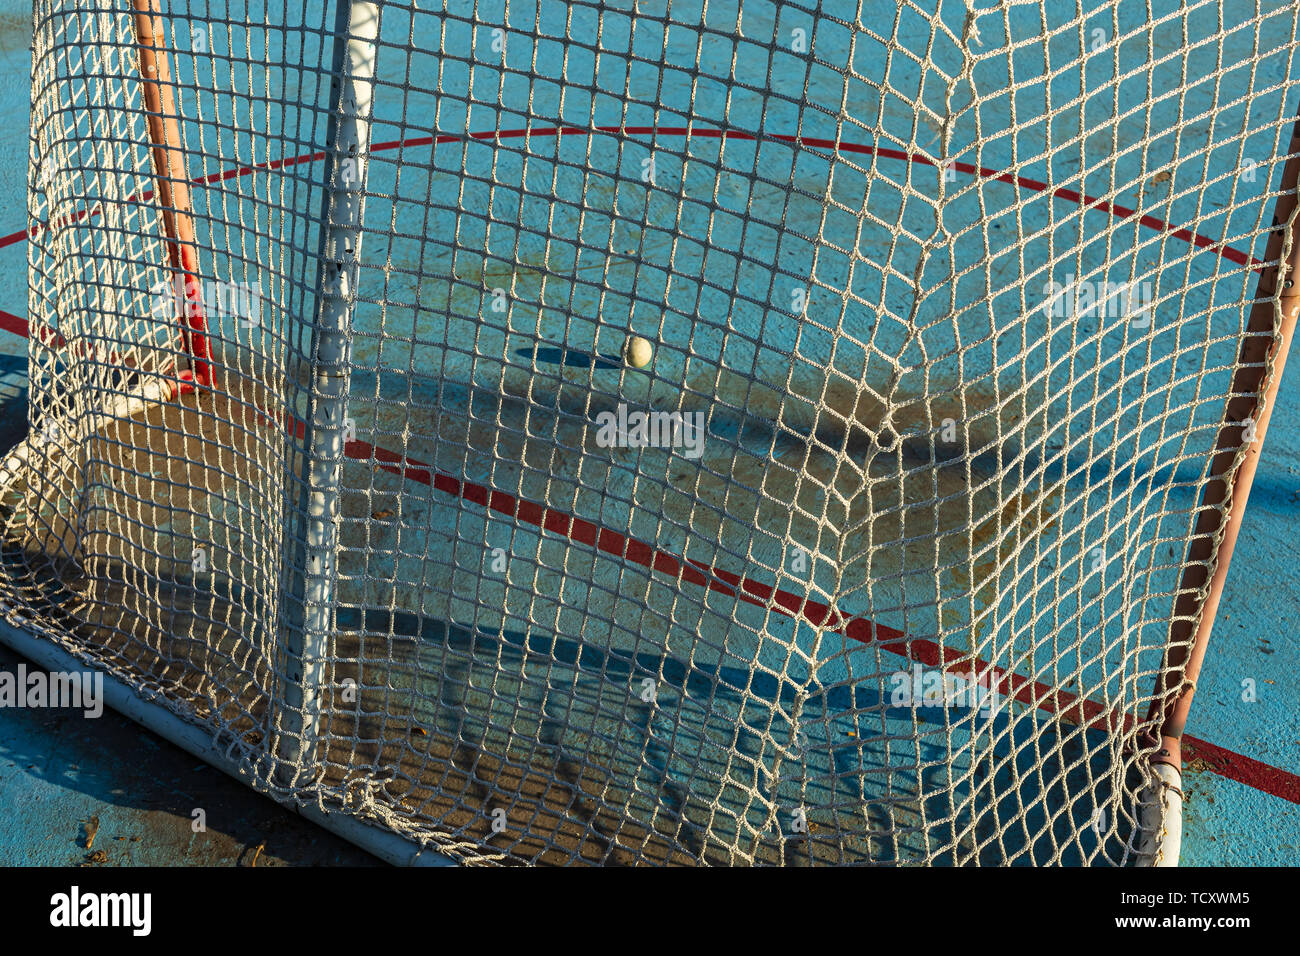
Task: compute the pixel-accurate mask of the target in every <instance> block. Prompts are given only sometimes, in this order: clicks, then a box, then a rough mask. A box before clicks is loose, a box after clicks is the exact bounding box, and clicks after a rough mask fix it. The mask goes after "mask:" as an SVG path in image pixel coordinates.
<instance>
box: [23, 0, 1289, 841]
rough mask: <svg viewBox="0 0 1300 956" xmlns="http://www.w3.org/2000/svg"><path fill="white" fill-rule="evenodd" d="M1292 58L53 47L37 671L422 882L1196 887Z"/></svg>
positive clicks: (54, 19)
mask: <svg viewBox="0 0 1300 956" xmlns="http://www.w3.org/2000/svg"><path fill="white" fill-rule="evenodd" d="M1297 16H1298V14H1297V8H1296V7H1295V6H1294V4H1291V3H1287V2H1283V0H1277V2H1273V0H1261V2H1258V3H1255V4H1226V3H1225V4H1222V5H1221V4H1220V3H1218V2H1182V0H1133V2H1130V0H1096V2H1093V0H1084V2H1082V3H1080V4H1077V5H1076V4H1056V3H1048V4H1042V3H1039V2H1016V0H1003V2H997V3H995V2H991V0H966V2H952V0H936V2H935V3H934V4H932V5H931V4H913V3H903V4H892V3H891V4H884V3H881V4H876V3H866V2H860V3H859V4H858V5H857V6H856V7H855V6H854V4H852V3H849V4H839V5H838V6H833V9H831V8H827V7H825V6H823V5H821V4H813V3H807V4H805V3H794V2H792V3H772V2H764V0H743V2H742V0H731V2H726V0H723V2H713V0H710V2H708V3H704V2H703V0H635V2H633V0H617V2H605V3H596V2H594V0H592V2H588V0H575V2H568V3H559V2H551V0H539V2H536V3H509V4H507V3H505V2H504V0H501V2H493V0H476V2H474V3H468V2H466V3H457V2H451V0H448V2H446V3H442V2H439V0H419V2H418V3H417V2H398V0H384V2H376V3H367V2H361V0H351V2H349V0H337V3H336V2H334V0H330V2H320V0H309V2H305V3H303V4H296V3H294V4H280V3H267V2H263V0H248V2H247V3H240V4H227V3H222V2H217V0H191V2H187V3H172V2H168V0H37V2H36V4H35V41H34V49H33V55H32V115H31V124H32V154H31V155H32V165H31V176H30V190H29V204H30V210H29V212H30V219H31V222H32V227H31V230H30V236H29V250H30V263H29V264H30V270H29V277H30V278H29V288H30V294H29V316H30V329H31V333H30V338H29V341H30V416H31V419H30V435H29V438H28V439H27V440H26V441H25V442H24V443H23V444H22V445H21V446H20V447H19V448H17V449H15V450H14V451H13V452H12V453H11V454H10V455H9V457H8V458H7V459H6V460H5V462H4V466H3V471H2V472H0V481H2V482H3V484H2V486H0V494H2V497H0V505H2V509H0V531H2V534H0V611H2V612H3V617H4V619H5V621H6V622H7V625H6V627H5V628H4V629H3V630H4V635H5V637H6V639H7V640H8V641H10V642H11V643H14V644H15V646H20V647H21V648H23V649H24V650H25V652H27V653H30V654H32V655H34V656H36V657H37V659H38V660H41V661H43V662H47V666H48V662H57V661H68V662H75V663H76V666H83V667H92V668H95V669H98V670H101V671H103V672H104V673H105V674H106V675H108V677H109V678H110V679H111V680H112V681H113V686H114V687H119V688H121V689H122V690H123V692H124V695H125V696H124V697H122V699H129V700H134V701H137V702H138V706H136V705H134V704H133V705H132V708H131V712H132V713H133V714H135V715H136V716H138V717H140V718H141V719H143V720H145V721H146V722H150V723H151V725H152V726H157V727H158V728H160V729H161V730H163V731H164V732H165V733H168V734H169V735H170V736H172V737H173V738H174V739H179V740H182V742H184V743H186V745H187V746H190V747H191V748H192V749H195V750H196V751H197V752H201V753H203V754H204V755H205V756H206V757H207V759H209V760H211V761H212V762H214V763H215V764H218V765H220V766H222V767H224V768H226V769H227V770H229V771H230V772H232V773H236V774H238V775H240V776H241V777H243V778H244V779H246V780H247V781H248V782H249V783H250V784H252V785H253V786H255V787H257V788H258V789H260V790H263V791H265V792H267V793H269V794H270V795H272V796H273V797H275V798H276V799H278V800H280V801H282V802H284V803H287V804H292V805H295V806H297V807H299V808H301V809H304V810H305V811H311V812H314V813H316V814H317V815H318V816H321V817H322V818H323V819H326V820H327V821H330V822H332V824H333V825H337V826H340V827H344V826H348V827H351V829H350V830H348V833H349V835H352V836H354V838H360V839H363V841H368V842H367V845H370V846H381V847H382V849H381V852H384V853H385V854H386V855H388V856H389V857H390V858H401V855H402V851H400V850H393V849H392V847H394V846H397V847H409V848H410V850H411V852H412V853H413V854H414V853H415V851H416V849H419V850H420V851H421V852H420V854H419V858H420V859H426V858H428V857H429V856H430V855H431V854H434V855H436V856H437V857H439V858H452V859H455V860H459V861H462V862H505V863H511V862H545V863H566V862H578V861H585V862H593V863H642V862H644V863H722V864H751V863H757V864H769V863H778V864H787V865H794V864H808V863H847V862H860V863H882V864H892V865H904V864H911V863H930V864H967V863H1010V862H1016V863H1025V862H1031V863H1039V864H1045V863H1065V864H1089V863H1113V864H1132V863H1153V862H1154V863H1160V862H1163V863H1168V862H1171V861H1173V860H1176V857H1177V835H1176V824H1177V811H1178V806H1179V800H1180V794H1179V793H1178V790H1177V787H1176V781H1177V774H1176V766H1177V762H1178V761H1177V740H1178V737H1179V735H1180V734H1181V730H1182V724H1183V721H1184V720H1185V717H1186V705H1187V703H1188V701H1189V700H1190V690H1191V688H1192V687H1193V686H1194V683H1195V672H1196V669H1197V668H1199V663H1200V659H1201V655H1202V653H1203V651H1204V646H1205V638H1206V636H1207V635H1208V628H1209V623H1210V620H1211V619H1212V616H1213V607H1214V602H1215V595H1216V587H1217V583H1218V582H1221V579H1222V573H1223V572H1224V570H1225V568H1226V557H1227V551H1228V550H1229V549H1230V546H1231V541H1232V538H1233V535H1234V533H1235V525H1234V524H1233V522H1234V521H1235V520H1238V519H1239V517H1240V505H1241V504H1242V503H1244V491H1243V489H1244V488H1246V487H1248V484H1249V472H1250V469H1251V468H1253V461H1254V456H1255V453H1256V452H1257V450H1258V442H1259V440H1260V439H1261V438H1262V434H1263V428H1264V426H1265V425H1266V423H1267V412H1268V407H1269V401H1268V399H1267V390H1268V388H1269V386H1270V384H1272V383H1273V382H1274V381H1275V379H1276V372H1277V370H1278V368H1279V367H1280V362H1281V360H1282V358H1283V356H1284V354H1285V351H1284V348H1283V343H1284V340H1285V333H1286V332H1287V329H1288V328H1289V327H1290V324H1291V323H1293V321H1294V308H1293V303H1294V300H1292V299H1290V298H1289V297H1288V295H1289V294H1287V293H1285V290H1284V288H1282V286H1283V285H1284V286H1286V287H1289V286H1290V280H1287V279H1286V278H1285V276H1286V275H1288V274H1289V272H1288V270H1287V268H1286V266H1285V265H1284V263H1285V262H1286V261H1287V257H1288V256H1289V255H1290V252H1291V239H1290V230H1291V226H1292V223H1293V219H1294V216H1293V211H1294V208H1295V202H1294V193H1295V175H1294V172H1295V169H1294V167H1295V163H1294V162H1291V161H1292V160H1295V159H1296V158H1297V154H1300V146H1298V145H1297V143H1295V142H1293V141H1292V138H1291V133H1292V124H1293V119H1294V113H1295V109H1296V107H1297V102H1296V97H1295V96H1294V95H1293V93H1294V91H1295V88H1296V85H1297V79H1300V64H1297V62H1296V54H1297V45H1296V40H1295V38H1296V36H1297V30H1296V18H1297ZM1288 165H1289V166H1290V167H1291V168H1290V171H1289V173H1287V174H1286V175H1284V173H1286V171H1287V167H1288ZM1279 275H1280V276H1281V278H1279ZM1243 476H1244V480H1241V479H1242V478H1243ZM324 814H328V816H323V815H324ZM358 823H359V824H362V826H356V825H355V824H358ZM357 834H361V837H357ZM367 834H368V836H367ZM1171 834H1172V835H1171ZM381 836H382V839H381ZM393 837H396V838H400V839H393ZM376 841H378V842H376ZM385 841H386V842H385Z"/></svg>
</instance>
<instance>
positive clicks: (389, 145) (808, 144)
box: [0, 126, 1263, 269]
mask: <svg viewBox="0 0 1300 956" xmlns="http://www.w3.org/2000/svg"><path fill="white" fill-rule="evenodd" d="M592 133H605V134H609V135H618V136H698V137H700V138H701V139H735V140H748V141H758V140H770V141H772V142H778V143H787V144H789V145H792V146H799V147H802V148H807V149H828V150H833V151H838V152H843V153H856V154H860V155H870V156H881V157H884V158H886V159H896V160H900V161H903V162H909V163H916V164H918V165H922V166H932V167H935V168H938V165H939V164H938V163H936V162H935V161H934V160H932V159H930V158H929V157H927V156H922V155H921V154H919V153H909V152H905V151H903V150H899V149H892V148H890V147H887V146H876V145H873V144H866V143H850V142H844V141H842V140H840V141H836V140H832V139H823V138H820V137H816V136H791V135H787V134H782V133H765V134H757V133H746V132H743V131H740V130H725V129H710V128H705V127H692V126H595V127H591V128H584V127H580V126H537V127H527V128H523V129H503V130H487V131H481V132H476V133H438V134H433V135H427V136H410V137H406V138H405V139H393V140H385V141H384V142H382V143H373V144H371V147H370V152H371V153H382V152H387V151H389V150H394V149H412V148H415V147H418V146H430V145H437V144H440V143H455V142H469V141H483V140H491V139H518V138H520V137H533V136H538V137H550V136H555V137H559V136H590V135H591V134H592ZM325 156H326V153H325V152H324V151H317V152H314V153H303V154H302V155H300V156H292V157H288V158H285V159H275V160H269V161H267V162H265V163H255V164H253V165H250V166H240V167H238V168H235V169H228V170H225V171H223V172H217V173H210V174H208V175H207V176H200V177H199V178H197V179H195V180H193V182H194V184H195V185H197V186H206V185H211V184H212V183H216V182H224V181H227V180H231V179H238V178H240V177H243V176H250V175H252V174H253V173H254V172H257V171H259V170H280V169H288V168H290V167H293V166H299V165H302V164H304V163H314V162H320V161H322V160H324V159H325ZM952 168H953V169H955V170H957V171H958V172H962V173H966V174H968V175H972V176H979V177H980V178H981V179H990V180H996V181H998V182H1004V183H1008V184H1010V185H1013V186H1016V187H1018V188H1020V189H1025V190H1029V191H1031V192H1040V193H1047V194H1048V195H1051V196H1053V197H1054V198H1057V199H1063V200H1066V201H1067V202H1072V203H1075V204H1077V205H1079V206H1081V207H1083V208H1084V209H1085V210H1087V209H1096V210H1098V211H1100V212H1105V213H1109V214H1110V215H1111V216H1112V217H1114V218H1115V219H1131V218H1132V217H1134V216H1136V215H1137V210H1135V209H1130V208H1129V207H1127V206H1120V205H1118V204H1116V203H1112V202H1110V201H1108V200H1105V199H1102V198H1101V197H1099V196H1090V195H1088V194H1087V193H1080V192H1078V191H1076V190H1073V189H1066V188H1065V187H1063V186H1057V187H1051V186H1050V185H1049V184H1047V183H1044V182H1041V181H1040V180H1037V179H1030V178H1029V177H1027V176H1016V175H1013V174H1012V173H1009V172H1006V171H1005V170H1000V169H990V168H988V167H984V166H974V165H972V164H970V163H963V162H953V163H952ZM151 196H152V191H149V192H145V193H142V194H141V195H140V197H139V201H147V200H148V199H149V198H151ZM125 201H126V202H133V201H136V197H134V196H129V197H127V199H126V200H125ZM96 213H97V210H91V211H90V213H89V215H91V216H93V215H95V214H96ZM86 215H87V213H86V212H85V211H82V212H81V213H78V214H76V216H75V218H76V219H81V218H85V216H86ZM1137 221H1138V223H1139V225H1142V226H1144V227H1146V228H1147V229H1151V230H1152V231H1155V232H1163V233H1167V234H1168V235H1169V236H1170V237H1172V238H1174V239H1180V240H1182V241H1183V242H1187V243H1189V244H1190V245H1193V246H1196V247H1197V248H1199V249H1207V250H1209V251H1211V252H1214V253H1216V254H1218V255H1219V256H1221V257H1222V258H1224V259H1227V260H1228V261H1229V262H1235V263H1237V264H1238V265H1245V266H1250V267H1251V268H1252V269H1260V268H1261V267H1262V265H1263V262H1262V260H1259V259H1256V258H1254V257H1253V256H1251V255H1249V254H1247V253H1244V252H1241V251H1240V250H1238V249H1234V248H1233V247H1231V246H1228V245H1224V244H1223V243H1221V242H1217V241H1215V240H1214V239H1211V238H1210V237H1208V236H1204V235H1201V234H1200V233H1195V232H1192V231H1191V230H1190V229H1184V228H1181V227H1176V226H1174V225H1172V224H1171V223H1169V222H1166V221H1165V220H1163V219H1160V218H1158V217H1156V216H1149V215H1143V216H1138V220H1137ZM42 228H45V227H44V224H40V223H38V224H36V225H35V226H32V227H31V229H32V230H39V229H42ZM28 231H29V230H23V231H21V232H15V233H10V234H9V235H7V236H3V237H0V249H3V248H5V247H6V246H10V245H13V244H14V243H15V242H18V241H19V240H21V239H25V238H27V235H28Z"/></svg>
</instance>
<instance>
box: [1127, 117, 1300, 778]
mask: <svg viewBox="0 0 1300 956" xmlns="http://www.w3.org/2000/svg"><path fill="white" fill-rule="evenodd" d="M1287 155H1288V157H1289V158H1288V159H1287V162H1286V166H1285V168H1284V169H1283V172H1282V187H1281V192H1280V193H1279V194H1278V197H1277V200H1276V205H1275V207H1274V213H1273V226H1274V228H1273V231H1272V232H1271V233H1270V234H1269V237H1268V251H1267V253H1266V255H1265V258H1266V259H1267V261H1269V262H1270V263H1271V264H1270V265H1268V266H1266V267H1265V268H1264V270H1263V271H1262V272H1261V273H1260V277H1259V282H1258V284H1257V286H1256V288H1255V304H1254V306H1253V307H1252V309H1251V312H1250V319H1249V320H1248V322H1247V324H1246V332H1247V334H1246V337H1245V340H1244V341H1243V342H1242V344H1241V351H1240V353H1239V354H1238V357H1237V368H1236V370H1235V371H1234V372H1233V375H1232V385H1231V391H1230V394H1229V398H1228V403H1227V406H1226V408H1225V409H1224V413H1223V424H1222V426H1221V427H1220V429H1219V435H1218V440H1217V442H1216V444H1215V455H1214V459H1213V461H1212V462H1211V465H1210V482H1209V484H1208V485H1207V486H1206V488H1205V492H1204V494H1203V495H1202V498H1201V511H1200V514H1198V515H1197V518H1196V530H1195V533H1194V537H1193V538H1192V541H1191V543H1190V544H1189V545H1188V549H1187V563H1186V565H1185V566H1184V568H1183V576H1182V581H1181V582H1180V584H1179V591H1178V597H1177V598H1176V600H1175V602H1174V621H1173V624H1172V625H1171V626H1170V629H1169V643H1168V645H1167V646H1166V649H1165V660H1164V667H1163V668H1162V669H1161V674H1160V680H1159V683H1158V685H1157V692H1156V697H1155V699H1154V700H1153V701H1152V702H1151V710H1150V713H1149V714H1148V719H1150V720H1152V721H1157V720H1158V721H1159V722H1160V736H1161V739H1160V749H1159V750H1158V751H1157V752H1156V754H1155V756H1154V757H1152V761H1153V762H1155V763H1167V764H1171V765H1173V766H1174V767H1181V764H1182V752H1181V746H1180V741H1181V739H1182V736H1183V728H1184V727H1185V725H1186V723H1187V715H1188V713H1189V711H1190V710H1191V706H1192V696H1193V695H1194V694H1195V693H1196V682H1197V680H1198V678H1199V677H1200V674H1201V665H1202V663H1204V661H1205V650H1206V648H1207V647H1208V646H1209V643H1210V631H1211V630H1212V628H1213V626H1214V616H1215V613H1216V611H1217V610H1218V607H1219V598H1220V596H1221V595H1222V594H1223V585H1224V582H1225V581H1226V580H1227V577H1228V565H1229V563H1230V562H1231V560H1232V551H1233V548H1234V547H1235V545H1236V543H1237V534H1238V532H1239V531H1240V530H1241V518H1242V515H1243V513H1244V512H1245V510H1246V499H1247V498H1248V497H1249V496H1250V486H1251V482H1252V481H1253V480H1254V478H1255V469H1256V467H1257V466H1258V464H1259V450H1260V447H1261V446H1262V445H1263V442H1264V436H1265V434H1266V433H1267V432H1268V421H1269V417H1270V414H1271V412H1272V410H1273V405H1274V404H1276V402H1277V391H1278V385H1279V384H1280V383H1281V381H1282V370H1283V368H1284V366H1285V364H1286V355H1287V350H1288V348H1289V347H1290V345H1291V341H1292V339H1293V338H1294V335H1295V328H1296V316H1297V315H1298V314H1300V286H1298V285H1297V281H1300V229H1297V228H1296V225H1297V224H1296V223H1295V222H1292V216H1293V215H1294V213H1295V209H1296V183H1297V180H1300V119H1297V121H1296V125H1295V126H1294V127H1293V128H1292V131H1291V145H1290V147H1289V149H1288V151H1287ZM1288 231H1289V232H1290V238H1289V241H1288V239H1287V232H1288ZM1288 245H1289V247H1290V248H1289V250H1288V249H1287V246H1288ZM1284 252H1285V253H1286V256H1287V259H1286V262H1285V263H1282V262H1281V259H1282V255H1283V253H1284ZM1279 282H1281V284H1282V285H1281V288H1280V289H1279ZM1279 292H1280V294H1279ZM1279 307H1280V311H1281V318H1280V321H1277V322H1276V325H1275V320H1276V319H1277V311H1278V309H1279ZM1270 371H1271V375H1270ZM1250 423H1253V424H1254V430H1255V431H1254V436H1253V440H1252V441H1249V442H1247V441H1246V436H1247V434H1248V428H1249V427H1250ZM1243 445H1246V446H1248V447H1247V448H1246V450H1245V454H1244V455H1240V458H1239V453H1240V452H1241V448H1242V446H1243ZM1234 466H1235V471H1234ZM1225 503H1226V505H1227V508H1226V512H1225V511H1224V510H1223V506H1224V504H1225ZM1216 538H1219V539H1220V540H1219V544H1218V548H1217V553H1216V548H1215V540H1216ZM1207 583H1208V589H1207Z"/></svg>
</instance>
